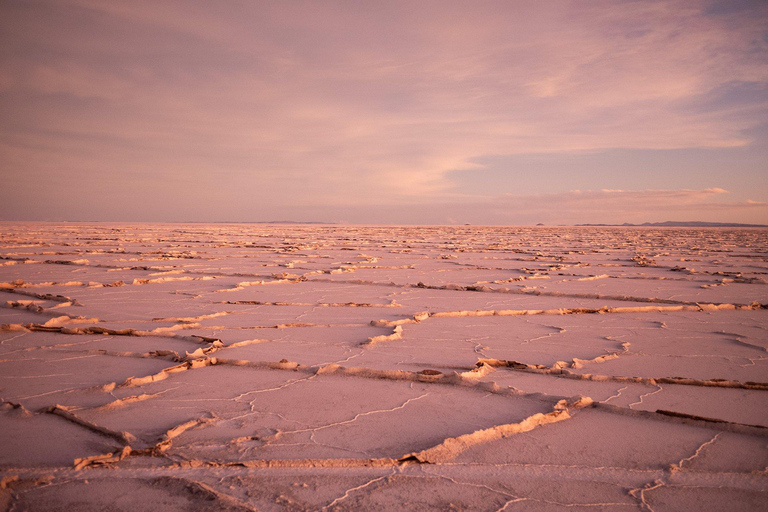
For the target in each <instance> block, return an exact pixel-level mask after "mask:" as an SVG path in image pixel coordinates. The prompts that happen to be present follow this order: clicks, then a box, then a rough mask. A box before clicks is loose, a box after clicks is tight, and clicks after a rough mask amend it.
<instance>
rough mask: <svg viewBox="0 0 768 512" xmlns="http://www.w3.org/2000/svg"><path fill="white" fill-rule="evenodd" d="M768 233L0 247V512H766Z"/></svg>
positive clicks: (83, 227)
mask: <svg viewBox="0 0 768 512" xmlns="http://www.w3.org/2000/svg"><path fill="white" fill-rule="evenodd" d="M767 285H768V230H765V229H723V228H718V229H714V228H713V229H692V228H685V229H675V228H664V229H660V228H546V227H538V228H512V227H473V226H461V227H376V226H320V225H249V224H231V225H227V224H189V225H183V224H130V225H128V224H104V223H98V224H97V223H82V224H80V223H61V224H55V223H4V224H0V305H2V306H3V307H2V308H0V324H2V327H1V328H0V397H2V409H1V410H0V471H1V472H2V486H1V487H2V489H0V493H1V494H0V507H3V508H5V509H9V510H27V509H28V510H68V511H71V510H93V509H106V508H109V510H157V509H158V508H162V509H168V510H176V509H177V510H321V509H327V510H364V509H369V510H386V509H393V508H403V509H406V510H484V511H485V510H488V511H493V510H508V511H510V510H565V509H568V510H573V509H575V510H587V509H588V510H613V509H616V510H649V511H661V510H768V408H767V407H766V406H767V405H768V402H767V401H766V396H768V395H766V393H767V392H768V354H766V351H768V311H766V307H768V286H767Z"/></svg>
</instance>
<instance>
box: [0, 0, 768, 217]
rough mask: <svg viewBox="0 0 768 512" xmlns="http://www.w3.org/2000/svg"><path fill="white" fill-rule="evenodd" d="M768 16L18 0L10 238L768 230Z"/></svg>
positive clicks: (710, 7) (6, 210) (7, 204)
mask: <svg viewBox="0 0 768 512" xmlns="http://www.w3.org/2000/svg"><path fill="white" fill-rule="evenodd" d="M767 34H768V3H766V2H761V1H755V2H750V1H736V0H734V1H723V2H709V1H708V2H696V1H690V0H686V1H680V2H675V1H664V2H656V1H625V2H606V1H594V2H592V1H590V2H578V3H577V2H562V1H553V2H499V1H495V2H476V1H473V2H453V1H434V2H429V1H425V2H360V1H357V2H250V1H248V2H246V1H242V2H203V1H200V2H163V1H131V2H117V1H115V2H111V1H103V0H92V1H91V0H73V1H46V2H42V1H40V2H36V1H7V2H3V3H2V4H0V112H2V116H1V119H2V120H1V121H0V165H1V167H0V173H1V175H0V176H1V177H2V181H3V182H5V186H4V187H2V202H1V203H2V204H0V219H6V220H35V219H45V220H117V221H121V220H126V221H128V220H156V221H184V220H195V221H222V220H233V221H265V220H274V219H287V220H306V221H313V220H323V221H331V222H360V223H463V222H472V223H490V224H529V223H536V222H545V223H564V224H571V223H583V222H619V223H620V222H644V221H663V220H670V219H672V220H705V221H721V222H726V221H728V222H752V223H768V179H766V176H768V172H766V171H768V165H767V164H766V162H768V123H766V120H767V119H768V116H767V115H766V113H767V110H768V108H767V107H768V94H767V93H766V91H767V89H766V85H767V84H768V35H767Z"/></svg>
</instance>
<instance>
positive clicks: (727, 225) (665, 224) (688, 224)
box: [576, 220, 768, 228]
mask: <svg viewBox="0 0 768 512" xmlns="http://www.w3.org/2000/svg"><path fill="white" fill-rule="evenodd" d="M576 226H594V227H618V226H628V227H642V226H650V227H672V228H768V225H766V224H739V223H737V222H699V221H688V222H684V221H682V222H681V221H675V220H668V221H665V222H643V223H642V224H630V223H629V222H625V223H624V224H576Z"/></svg>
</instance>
